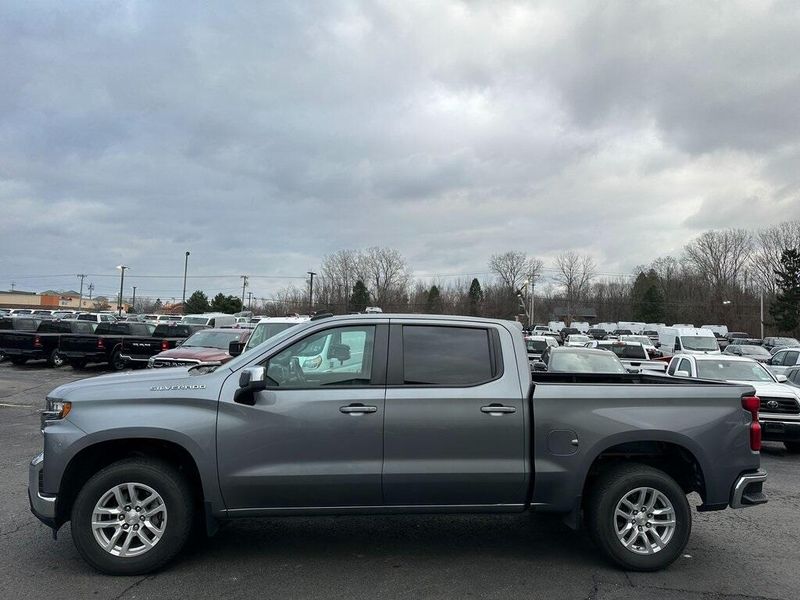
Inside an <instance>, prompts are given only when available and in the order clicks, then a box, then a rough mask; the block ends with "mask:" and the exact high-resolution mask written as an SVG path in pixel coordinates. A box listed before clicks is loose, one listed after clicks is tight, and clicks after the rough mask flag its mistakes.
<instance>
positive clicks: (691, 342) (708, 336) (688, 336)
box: [658, 327, 720, 355]
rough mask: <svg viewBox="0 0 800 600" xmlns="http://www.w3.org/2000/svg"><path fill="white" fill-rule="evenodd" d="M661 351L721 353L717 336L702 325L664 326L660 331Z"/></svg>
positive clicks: (667, 352)
mask: <svg viewBox="0 0 800 600" xmlns="http://www.w3.org/2000/svg"><path fill="white" fill-rule="evenodd" d="M658 341H659V342H660V343H661V351H662V352H663V353H664V354H666V355H669V354H678V353H679V352H683V353H684V354H720V350H719V344H718V343H717V338H716V337H714V332H713V331H711V330H710V329H703V328H702V327H662V328H661V329H660V330H659V332H658Z"/></svg>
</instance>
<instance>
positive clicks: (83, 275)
mask: <svg viewBox="0 0 800 600" xmlns="http://www.w3.org/2000/svg"><path fill="white" fill-rule="evenodd" d="M78 278H79V279H80V280H81V291H80V292H78V310H80V309H81V308H83V280H84V279H86V275H85V274H84V273H80V274H79V275H78Z"/></svg>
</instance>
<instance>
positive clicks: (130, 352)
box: [121, 337, 174, 360]
mask: <svg viewBox="0 0 800 600" xmlns="http://www.w3.org/2000/svg"><path fill="white" fill-rule="evenodd" d="M163 341H165V340H160V339H158V338H145V337H142V338H137V337H126V338H122V350H121V352H122V354H123V355H124V356H128V357H130V358H132V359H134V360H147V359H148V358H150V357H151V356H155V355H156V354H158V353H159V352H161V351H162V342H163ZM173 347H174V346H170V348H173Z"/></svg>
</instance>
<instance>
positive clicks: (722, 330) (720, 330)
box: [700, 325, 728, 337]
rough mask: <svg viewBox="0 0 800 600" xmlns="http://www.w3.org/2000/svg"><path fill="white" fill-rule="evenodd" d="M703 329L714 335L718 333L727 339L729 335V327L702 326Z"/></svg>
mask: <svg viewBox="0 0 800 600" xmlns="http://www.w3.org/2000/svg"><path fill="white" fill-rule="evenodd" d="M700 327H701V328H702V329H709V330H711V331H712V332H713V333H718V334H719V335H720V336H722V337H725V336H726V335H728V326H727V325H701V326H700Z"/></svg>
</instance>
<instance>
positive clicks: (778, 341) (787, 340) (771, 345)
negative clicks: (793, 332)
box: [763, 336, 800, 352]
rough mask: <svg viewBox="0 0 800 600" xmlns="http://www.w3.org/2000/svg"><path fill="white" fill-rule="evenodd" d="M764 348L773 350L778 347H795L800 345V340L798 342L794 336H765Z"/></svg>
mask: <svg viewBox="0 0 800 600" xmlns="http://www.w3.org/2000/svg"><path fill="white" fill-rule="evenodd" d="M763 345H764V348H766V349H767V350H768V351H769V352H772V351H773V350H775V349H776V348H793V347H796V346H800V342H798V341H797V340H796V339H795V338H793V337H772V336H771V337H765V338H764V344H763Z"/></svg>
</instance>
